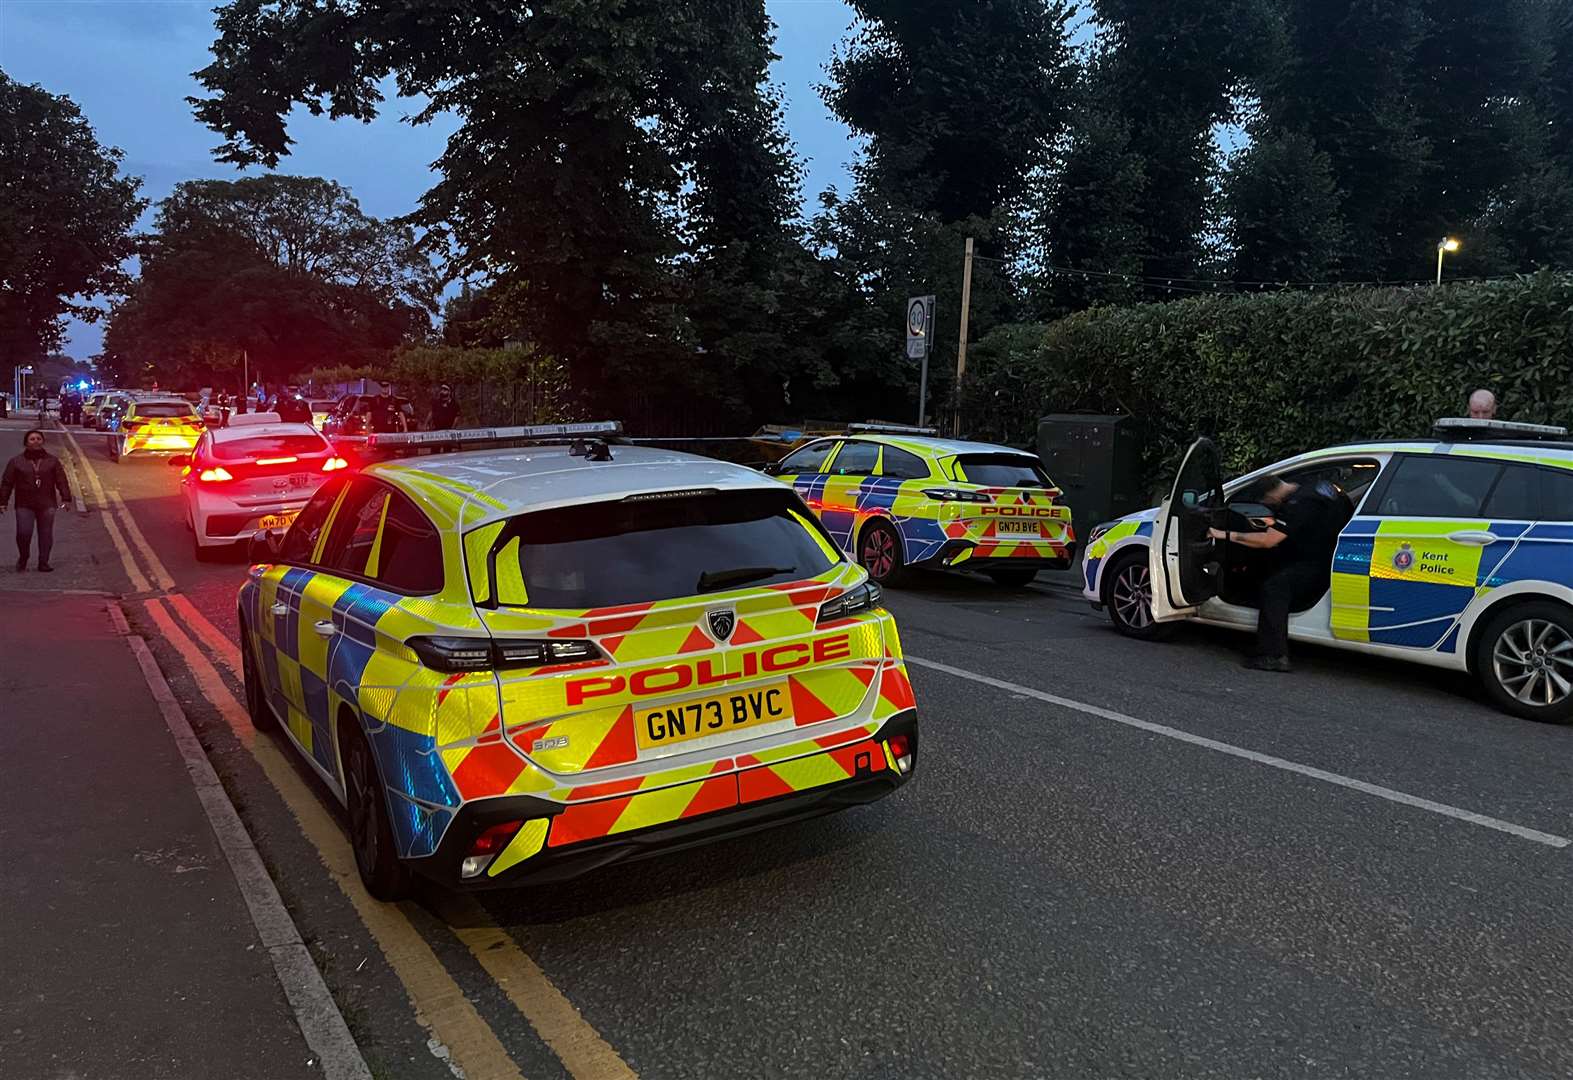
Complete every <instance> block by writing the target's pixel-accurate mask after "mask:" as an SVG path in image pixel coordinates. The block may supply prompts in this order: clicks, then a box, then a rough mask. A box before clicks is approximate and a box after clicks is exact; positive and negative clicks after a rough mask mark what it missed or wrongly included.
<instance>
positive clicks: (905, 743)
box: [885, 735, 912, 773]
mask: <svg viewBox="0 0 1573 1080" xmlns="http://www.w3.org/2000/svg"><path fill="white" fill-rule="evenodd" d="M885 745H886V746H888V747H890V756H891V757H893V758H895V759H896V768H897V769H898V770H899V771H901V772H902V773H909V772H911V771H912V740H911V739H910V738H909V737H908V736H906V735H892V736H891V737H890V741H889V742H888V743H886V744H885Z"/></svg>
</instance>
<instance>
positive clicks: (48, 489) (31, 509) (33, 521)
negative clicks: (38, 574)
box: [0, 428, 71, 573]
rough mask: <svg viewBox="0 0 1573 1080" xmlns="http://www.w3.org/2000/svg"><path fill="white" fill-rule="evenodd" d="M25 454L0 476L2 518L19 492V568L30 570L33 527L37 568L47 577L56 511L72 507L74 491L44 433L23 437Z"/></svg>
mask: <svg viewBox="0 0 1573 1080" xmlns="http://www.w3.org/2000/svg"><path fill="white" fill-rule="evenodd" d="M22 447H23V449H22V452H21V453H20V454H18V455H16V457H14V458H12V459H11V460H10V461H8V462H6V466H5V473H4V475H0V514H3V513H5V511H6V507H7V505H9V503H10V502H11V492H12V491H13V490H14V491H15V492H16V554H17V559H16V568H17V569H18V570H26V569H27V556H28V552H29V550H30V549H31V548H32V546H33V527H34V526H35V525H36V526H37V527H38V568H39V569H40V570H42V571H44V572H45V573H48V572H49V571H50V570H52V569H54V568H53V567H52V566H50V565H49V552H50V549H51V548H53V547H54V546H55V507H56V506H57V505H58V506H69V505H70V503H71V487H70V485H69V484H67V483H66V470H65V467H64V466H62V465H61V464H60V459H59V458H57V457H55V456H54V455H53V454H51V453H50V452H49V451H47V450H45V449H44V433H43V432H42V431H39V430H38V429H37V428H34V429H33V430H32V431H29V432H28V433H27V434H26V435H23V436H22Z"/></svg>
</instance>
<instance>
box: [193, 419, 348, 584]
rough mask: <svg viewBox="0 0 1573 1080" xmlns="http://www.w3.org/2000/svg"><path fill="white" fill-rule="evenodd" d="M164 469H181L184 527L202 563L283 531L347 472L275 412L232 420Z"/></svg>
mask: <svg viewBox="0 0 1573 1080" xmlns="http://www.w3.org/2000/svg"><path fill="white" fill-rule="evenodd" d="M170 464H172V465H182V466H184V469H183V470H182V472H181V482H180V486H181V494H182V495H183V496H184V498H185V501H186V527H187V528H188V529H190V530H191V548H192V553H193V554H194V555H195V556H196V557H197V559H198V560H200V561H203V562H206V561H207V560H209V559H212V558H214V557H215V556H216V555H217V554H218V552H219V551H221V550H223V549H226V548H228V547H230V546H231V545H233V544H235V543H237V542H238V541H242V540H249V539H250V538H251V536H252V534H253V533H255V532H256V531H257V530H259V529H283V528H287V527H288V526H289V523H290V522H291V521H294V520H295V515H296V514H298V513H299V512H300V509H301V507H303V506H305V505H306V503H307V501H308V500H309V499H310V498H311V497H312V495H314V494H316V491H317V489H318V488H319V487H321V486H322V484H323V481H325V480H327V479H328V478H329V477H330V476H332V475H333V474H334V473H335V472H337V471H339V470H340V469H346V468H348V467H349V464H348V462H346V461H345V460H344V459H343V458H342V457H340V456H339V455H338V452H337V451H336V450H335V449H334V448H333V444H331V443H330V442H328V440H327V439H325V438H323V437H322V435H321V433H319V432H318V431H317V430H316V429H315V428H313V427H312V426H311V425H310V424H286V423H282V422H281V421H280V420H279V418H278V414H277V413H250V414H247V415H243V416H232V417H230V420H229V426H228V427H223V428H213V429H210V430H209V431H208V432H207V433H206V434H204V435H203V436H202V437H201V438H200V439H199V440H198V441H197V445H196V448H195V449H193V450H192V452H191V454H190V456H189V457H187V456H185V455H181V456H179V457H176V458H174V459H172V460H171V462H170Z"/></svg>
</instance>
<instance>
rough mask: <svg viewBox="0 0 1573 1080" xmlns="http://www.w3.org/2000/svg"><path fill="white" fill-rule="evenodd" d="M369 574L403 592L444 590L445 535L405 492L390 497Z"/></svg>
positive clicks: (369, 564) (369, 565) (368, 565)
mask: <svg viewBox="0 0 1573 1080" xmlns="http://www.w3.org/2000/svg"><path fill="white" fill-rule="evenodd" d="M366 575H367V576H368V577H371V578H375V579H376V580H378V581H380V582H382V583H383V584H384V585H387V586H388V588H390V589H396V590H397V591H399V592H407V593H434V592H438V591H440V590H441V589H442V537H441V536H440V535H438V532H437V530H436V528H435V527H434V526H433V525H432V523H431V522H430V521H428V520H427V519H426V515H425V514H423V513H421V512H420V510H419V509H417V508H416V506H415V504H414V503H412V502H410V500H408V499H406V498H405V497H404V496H403V495H400V494H398V493H393V494H392V495H391V496H390V501H389V503H388V510H387V513H386V514H385V515H384V519H383V523H382V536H381V538H380V539H379V540H378V542H377V547H376V551H375V552H373V554H372V557H371V558H370V559H369V560H368V561H367V565H366Z"/></svg>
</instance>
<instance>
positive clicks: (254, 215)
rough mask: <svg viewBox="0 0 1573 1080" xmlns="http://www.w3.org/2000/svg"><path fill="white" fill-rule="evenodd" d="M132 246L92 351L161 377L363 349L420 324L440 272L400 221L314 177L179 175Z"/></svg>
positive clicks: (381, 349) (403, 338)
mask: <svg viewBox="0 0 1573 1080" xmlns="http://www.w3.org/2000/svg"><path fill="white" fill-rule="evenodd" d="M141 255H142V276H141V279H140V280H139V281H138V282H137V283H136V285H135V287H134V288H133V289H132V290H131V292H130V294H129V296H128V297H127V299H126V300H125V302H124V303H122V304H120V305H119V306H118V307H117V308H116V309H115V311H114V314H113V315H112V317H111V319H110V324H109V329H108V332H107V334H106V336H105V353H106V358H107V361H108V362H109V363H110V364H111V365H112V366H114V367H115V368H117V369H118V370H121V371H122V372H123V374H125V375H127V376H132V375H136V376H140V375H143V374H146V373H153V374H157V375H158V376H159V377H160V378H161V379H162V380H164V381H166V382H184V381H189V380H210V379H213V378H215V377H217V378H220V379H222V380H231V381H233V380H236V379H237V378H238V375H239V370H240V368H241V365H242V357H243V354H244V357H245V359H246V360H247V362H248V363H249V367H250V370H251V372H252V373H253V375H254V376H255V377H257V378H261V379H266V380H270V381H278V380H282V379H285V378H287V377H289V376H290V375H291V374H293V373H295V372H297V371H302V370H305V369H307V368H309V367H312V366H317V365H326V364H332V363H343V362H350V363H354V362H367V361H369V360H370V359H372V358H375V357H378V356H382V355H386V354H387V353H388V352H390V351H391V350H392V349H393V348H395V347H396V346H398V345H400V344H402V343H404V342H407V341H411V340H417V339H419V338H420V337H421V336H423V334H424V332H425V330H426V329H427V327H428V326H429V316H430V314H432V313H434V312H435V310H436V296H437V293H438V291H439V289H440V284H441V283H440V280H439V279H438V277H437V275H436V274H435V272H434V271H433V269H432V267H431V264H430V263H429V262H428V261H427V259H426V258H425V256H424V255H423V254H422V253H421V252H420V250H419V248H418V247H417V245H416V242H415V236H414V234H413V232H412V230H411V229H410V228H409V227H408V226H403V225H396V224H392V223H389V222H384V221H379V220H377V219H376V218H373V217H370V216H368V215H367V214H365V213H364V212H363V211H362V210H361V209H360V206H359V204H358V203H357V202H356V201H355V199H354V197H353V196H351V194H350V193H349V191H347V190H346V189H345V188H344V187H342V186H341V185H339V184H337V183H335V182H333V181H331V180H323V179H319V178H316V177H301V176H277V175H274V176H261V177H255V178H251V179H245V180H237V181H225V180H193V181H188V182H186V183H183V184H178V185H176V187H175V190H174V192H173V193H172V194H171V195H170V196H169V197H168V198H167V199H165V200H163V201H162V202H160V203H159V205H158V212H157V217H156V218H155V221H154V227H153V232H152V233H151V234H150V235H149V236H147V237H146V238H144V241H143V244H142V248H141Z"/></svg>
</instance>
